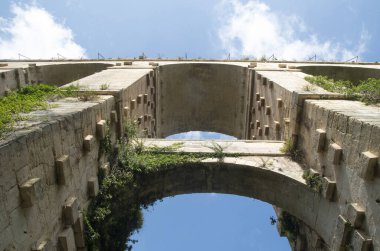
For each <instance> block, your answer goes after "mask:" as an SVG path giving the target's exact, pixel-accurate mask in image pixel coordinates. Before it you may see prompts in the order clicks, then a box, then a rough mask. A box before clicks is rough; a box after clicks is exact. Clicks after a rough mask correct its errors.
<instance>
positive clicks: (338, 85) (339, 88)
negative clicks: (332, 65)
mask: <svg viewBox="0 0 380 251" xmlns="http://www.w3.org/2000/svg"><path fill="white" fill-rule="evenodd" d="M305 80H306V81H308V82H310V83H311V84H315V85H318V86H320V87H322V88H323V89H325V90H326V91H330V92H337V93H341V94H343V95H345V96H346V98H348V99H353V100H360V101H362V102H364V103H366V104H378V103H379V102H380V79H375V78H369V79H367V80H364V81H360V82H359V83H358V84H354V83H352V82H350V81H343V80H338V81H334V80H333V79H329V78H328V77H326V76H307V77H305Z"/></svg>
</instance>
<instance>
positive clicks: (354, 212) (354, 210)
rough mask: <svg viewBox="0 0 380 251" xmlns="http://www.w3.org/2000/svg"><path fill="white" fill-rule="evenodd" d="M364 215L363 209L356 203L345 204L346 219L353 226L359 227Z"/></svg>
mask: <svg viewBox="0 0 380 251" xmlns="http://www.w3.org/2000/svg"><path fill="white" fill-rule="evenodd" d="M364 217H365V211H364V209H363V208H362V207H361V206H360V205H359V204H358V203H351V204H349V205H348V206H347V220H348V221H349V222H350V223H351V224H352V226H353V227H354V228H360V227H361V226H362V224H363V220H364Z"/></svg>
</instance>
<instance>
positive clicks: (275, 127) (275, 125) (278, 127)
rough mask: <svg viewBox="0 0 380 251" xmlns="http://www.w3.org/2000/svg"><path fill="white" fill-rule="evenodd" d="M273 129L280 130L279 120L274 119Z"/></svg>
mask: <svg viewBox="0 0 380 251" xmlns="http://www.w3.org/2000/svg"><path fill="white" fill-rule="evenodd" d="M274 129H275V130H276V131H280V129H281V124H280V122H278V121H276V120H275V121H274Z"/></svg>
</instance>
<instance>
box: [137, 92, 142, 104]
mask: <svg viewBox="0 0 380 251" xmlns="http://www.w3.org/2000/svg"><path fill="white" fill-rule="evenodd" d="M142 99H143V95H142V94H139V95H138V96H137V104H141V102H142Z"/></svg>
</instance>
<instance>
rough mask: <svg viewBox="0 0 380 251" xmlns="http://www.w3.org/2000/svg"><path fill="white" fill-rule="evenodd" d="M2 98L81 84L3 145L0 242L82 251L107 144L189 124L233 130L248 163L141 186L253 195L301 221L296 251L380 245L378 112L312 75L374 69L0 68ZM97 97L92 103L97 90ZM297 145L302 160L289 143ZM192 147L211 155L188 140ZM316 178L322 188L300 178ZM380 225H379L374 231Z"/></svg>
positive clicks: (224, 65)
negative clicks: (32, 88) (131, 129)
mask: <svg viewBox="0 0 380 251" xmlns="http://www.w3.org/2000/svg"><path fill="white" fill-rule="evenodd" d="M0 66H1V67H0V95H5V94H7V93H8V92H9V91H11V90H16V89H18V88H21V87H23V86H25V85H28V84H34V83H38V82H43V83H48V84H54V85H58V86H62V85H66V84H67V85H70V84H75V85H78V86H80V88H81V91H80V94H78V97H79V96H80V95H86V97H87V98H86V100H84V99H78V98H77V97H71V98H65V99H61V100H58V101H52V102H51V103H52V104H54V106H52V108H50V109H48V110H43V111H35V112H31V113H30V114H28V117H27V118H28V120H26V121H23V122H22V123H18V124H16V125H15V127H14V131H13V132H11V133H9V134H7V135H5V136H4V137H3V139H1V141H0V250H56V249H59V250H75V249H85V243H84V234H83V231H84V227H83V217H82V215H81V212H82V210H84V209H86V208H87V207H88V205H89V203H90V201H91V199H92V198H94V196H96V194H97V192H98V189H99V184H98V173H99V172H100V171H104V170H107V167H108V163H107V161H106V158H105V156H103V155H102V154H101V153H100V151H99V147H100V142H101V140H102V139H104V137H106V134H107V131H109V134H110V138H111V140H112V142H113V143H114V144H115V143H116V141H117V139H118V138H120V137H122V136H123V135H124V133H125V131H124V126H123V124H124V123H125V122H126V121H134V122H135V123H136V124H137V125H138V127H139V129H140V130H141V131H142V132H143V134H144V135H146V136H147V137H148V139H146V140H145V143H146V144H147V145H152V144H158V145H165V144H171V143H172V142H173V141H167V140H157V139H154V138H164V137H166V136H169V135H172V134H175V133H180V132H187V131H212V132H219V133H224V134H228V135H231V136H235V137H236V138H238V139H240V140H238V141H223V142H218V144H220V145H222V146H224V147H225V151H226V152H227V153H238V154H239V156H238V157H225V158H224V159H223V161H220V160H218V159H208V160H204V161H203V162H202V163H200V164H199V165H195V166H191V167H190V168H186V167H184V166H173V167H172V168H170V169H168V170H165V171H160V172H157V173H154V174H152V175H151V176H150V177H148V179H147V180H146V190H143V191H142V193H153V194H155V193H157V194H161V195H163V196H171V195H176V194H185V193H194V192H217V193H229V194H236V195H243V196H247V197H252V198H256V199H260V200H263V201H266V202H268V203H271V204H273V205H274V206H276V208H278V212H280V211H282V210H284V211H286V212H289V213H290V214H291V215H294V216H295V217H296V218H298V220H299V221H300V222H301V225H302V226H301V228H302V236H299V239H300V240H302V243H301V244H302V245H301V244H300V242H298V243H297V244H294V243H293V246H292V248H293V249H294V250H304V249H305V248H306V249H307V250H350V249H351V250H379V248H380V234H379V231H380V229H379V226H380V179H379V177H380V170H379V158H378V156H379V154H380V109H379V107H378V106H366V105H364V104H363V103H361V102H358V101H348V100H342V99H343V97H342V95H340V94H337V93H330V92H327V91H325V90H323V89H321V88H319V87H313V88H308V85H309V83H307V82H306V81H305V80H304V77H305V76H306V75H307V74H323V75H328V76H330V77H332V78H335V79H350V80H352V81H354V82H355V81H359V80H362V79H366V78H368V77H376V78H379V77H380V67H379V65H377V64H372V65H371V64H363V65H353V64H346V65H344V64H343V65H342V64H310V63H297V62H293V63H292V62H288V63H278V62H276V63H273V62H272V63H260V62H259V63H256V62H244V61H241V62H223V61H202V62H194V61H185V62H178V61H155V62H148V61H133V62H132V61H98V62H97V61H93V62H92V61H78V62H75V61H68V62H65V61H60V62H18V61H14V62H0ZM89 96H91V97H89ZM289 139H292V141H293V142H294V144H295V145H296V147H297V149H298V151H300V152H302V153H303V156H304V160H303V162H302V165H301V164H299V163H296V162H294V161H291V160H290V159H289V157H288V156H286V155H285V154H284V153H281V151H280V150H279V149H280V148H281V146H282V145H283V144H284V142H285V141H288V140H289ZM183 142H184V145H183V149H180V150H182V151H185V152H204V151H211V149H210V148H209V147H207V144H208V143H207V142H202V141H183ZM305 170H310V171H311V172H312V173H319V174H320V176H321V177H322V184H323V186H322V191H321V192H316V191H314V190H313V189H312V188H310V187H309V186H307V185H306V181H305V180H304V179H303V178H302V174H303V172H304V171H305ZM378 230H379V231H378Z"/></svg>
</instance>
